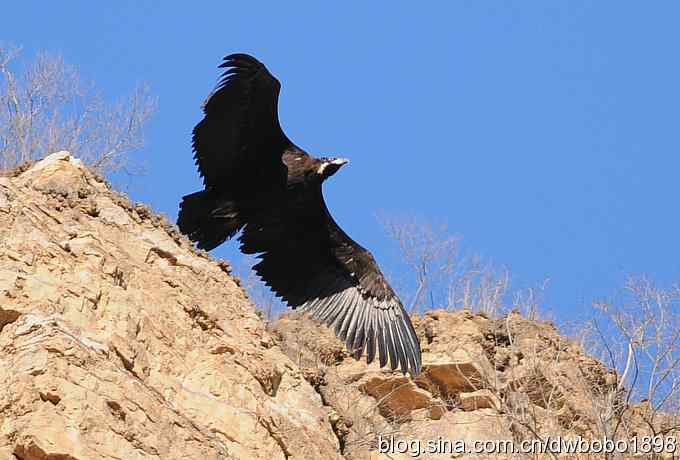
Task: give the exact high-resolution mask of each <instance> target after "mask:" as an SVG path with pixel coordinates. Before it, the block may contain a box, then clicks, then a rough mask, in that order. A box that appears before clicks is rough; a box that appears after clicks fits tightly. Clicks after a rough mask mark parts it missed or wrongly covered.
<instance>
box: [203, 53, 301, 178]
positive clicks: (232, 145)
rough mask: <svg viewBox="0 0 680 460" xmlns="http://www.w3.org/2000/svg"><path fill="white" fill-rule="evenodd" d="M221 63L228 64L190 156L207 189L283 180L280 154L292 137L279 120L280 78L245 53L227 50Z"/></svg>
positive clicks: (211, 96) (213, 94)
mask: <svg viewBox="0 0 680 460" xmlns="http://www.w3.org/2000/svg"><path fill="white" fill-rule="evenodd" d="M220 67H223V68H226V69H227V70H226V71H225V72H224V73H223V74H222V79H221V80H220V83H219V85H218V86H217V88H216V89H215V91H214V92H213V93H212V94H211V95H210V97H209V98H208V100H207V101H206V102H205V104H204V107H203V111H204V112H205V117H204V118H203V120H201V122H199V123H198V124H197V125H196V127H195V128H194V132H193V147H194V152H195V155H194V159H195V160H196V164H197V165H198V169H199V172H200V173H201V176H203V181H204V184H205V186H206V189H210V188H217V189H222V190H224V189H225V188H226V187H230V188H233V189H234V190H236V189H237V187H238V186H241V189H242V185H243V184H252V183H257V184H261V183H262V182H263V181H266V180H268V179H269V180H271V178H276V179H278V180H283V181H285V171H286V170H285V165H283V162H282V161H281V155H282V153H283V151H284V150H285V149H286V147H287V146H289V145H291V142H290V141H289V140H288V138H287V137H286V135H285V134H284V133H283V131H282V129H281V125H280V124H279V117H278V98H279V89H280V87H281V85H280V83H279V81H278V80H277V79H276V78H274V76H272V74H270V73H269V71H268V70H267V68H266V67H265V66H264V65H263V64H262V63H261V62H259V61H258V60H257V59H255V58H253V57H252V56H248V55H247V54H231V55H229V56H227V57H225V58H224V62H223V63H222V65H220ZM284 183H285V182H284ZM246 188H247V187H246Z"/></svg>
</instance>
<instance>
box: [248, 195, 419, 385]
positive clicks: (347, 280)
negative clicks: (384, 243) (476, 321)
mask: <svg viewBox="0 0 680 460" xmlns="http://www.w3.org/2000/svg"><path fill="white" fill-rule="evenodd" d="M240 240H241V243H242V245H241V250H242V251H243V252H244V253H247V254H260V255H259V256H258V257H259V258H260V259H261V261H260V262H259V263H258V264H257V265H255V267H254V269H255V271H256V273H257V274H258V275H259V276H260V277H261V278H262V279H263V280H264V281H265V282H266V284H267V285H268V286H269V287H271V288H272V289H273V290H274V292H276V294H277V295H279V296H281V297H282V298H283V299H284V300H286V301H287V303H288V305H289V306H291V307H293V308H297V309H299V310H302V311H304V312H307V313H309V314H310V315H311V316H312V317H313V318H315V319H317V320H320V321H323V322H324V323H326V324H327V325H329V326H330V327H331V328H333V329H334V330H335V333H336V335H337V336H338V337H339V338H340V339H341V340H343V341H345V343H346V345H347V348H348V350H350V352H351V353H352V354H353V355H354V357H355V358H359V357H360V356H361V354H362V353H363V352H364V350H365V351H366V355H367V358H366V360H367V362H368V363H371V362H372V361H373V359H374V358H375V356H376V351H377V355H378V358H379V361H380V366H381V367H382V366H385V365H386V364H387V362H388V358H389V362H390V365H391V368H392V369H393V370H394V369H396V368H397V367H401V370H402V372H404V373H406V372H407V371H410V372H411V373H412V374H414V375H416V374H418V373H419V372H420V368H421V352H420V343H419V341H418V337H417V335H416V333H415V330H414V329H413V325H412V324H411V321H410V319H409V317H408V314H407V313H406V311H405V310H404V308H403V306H402V304H401V302H400V301H399V298H398V297H397V296H396V294H395V293H394V291H393V290H392V288H391V287H390V286H389V284H388V283H387V281H386V280H385V277H384V276H383V274H382V273H381V271H380V268H379V267H378V265H377V264H376V262H375V260H374V259H373V256H372V255H371V253H370V252H368V251H367V250H366V249H364V248H362V247H361V246H360V245H359V244H357V243H356V242H354V241H353V240H352V239H351V238H350V237H349V236H347V235H346V234H345V232H343V231H342V229H341V228H340V227H339V226H338V225H337V224H336V223H335V221H334V220H333V218H332V217H331V216H330V213H329V212H328V210H327V208H326V205H325V203H324V201H323V196H321V193H320V190H319V193H318V195H316V196H314V197H313V198H309V199H308V201H307V202H305V203H295V204H294V205H292V206H290V207H288V208H287V209H282V210H281V211H280V212H275V213H267V215H263V216H261V217H259V218H255V219H253V220H252V221H251V222H249V223H248V225H246V227H245V228H244V231H243V234H242V236H241V238H240Z"/></svg>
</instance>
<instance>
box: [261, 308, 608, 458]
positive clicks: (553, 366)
mask: <svg viewBox="0 0 680 460" xmlns="http://www.w3.org/2000/svg"><path fill="white" fill-rule="evenodd" d="M414 327H415V328H416V331H417V332H418V335H419V337H420V340H421V348H422V350H423V372H422V373H421V374H420V375H419V376H418V378H417V379H415V381H414V380H412V379H411V378H409V377H408V376H403V375H402V374H400V373H398V372H390V371H388V370H385V369H380V368H378V367H377V365H376V364H375V363H374V364H372V365H370V366H367V365H365V364H364V363H362V362H357V361H355V360H354V359H352V358H351V357H350V356H348V355H347V354H346V353H345V352H344V348H343V345H342V343H341V342H340V341H338V340H337V339H336V338H335V337H334V335H333V333H332V331H330V330H328V329H327V328H325V327H324V326H320V325H317V324H315V323H314V322H312V321H311V320H309V319H308V318H305V317H300V316H297V315H294V314H289V315H285V316H283V317H281V318H280V319H278V320H277V321H275V322H273V323H272V324H271V325H270V329H271V330H272V332H273V335H274V337H275V338H276V340H277V341H278V342H279V344H280V346H281V347H282V348H283V350H284V351H285V352H286V354H288V355H289V356H291V358H293V357H295V359H294V360H295V361H296V363H297V364H298V365H299V366H301V367H302V369H303V373H304V375H305V376H306V377H307V378H308V379H309V380H310V382H313V385H314V386H315V388H316V389H317V391H318V392H319V393H320V394H321V395H322V396H323V399H324V402H325V403H326V404H327V405H329V406H332V407H333V409H334V410H335V412H336V415H335V419H336V420H340V421H341V422H342V424H341V427H342V429H341V430H336V431H338V432H339V433H338V436H339V438H340V439H341V447H342V449H343V454H344V455H345V457H346V458H348V459H388V458H412V457H410V454H403V456H399V455H391V456H387V455H384V454H381V453H379V452H378V449H377V445H376V439H377V436H378V435H382V436H383V437H385V436H387V437H389V436H394V438H395V439H401V440H420V441H421V442H422V443H423V445H424V443H425V442H427V441H428V440H431V439H448V440H465V441H467V442H473V441H476V440H515V441H518V442H519V441H520V440H522V439H534V438H533V436H536V435H539V436H545V435H550V436H556V435H562V436H566V437H568V436H574V435H583V436H589V435H594V434H595V433H596V430H595V421H594V417H593V411H594V410H597V401H595V400H594V399H593V394H589V391H591V390H595V393H598V392H604V391H605V390H606V385H607V384H606V379H605V378H600V379H599V380H597V381H593V382H589V381H585V380H584V378H583V377H581V376H582V375H584V374H583V373H584V372H585V374H586V375H588V376H599V375H605V374H607V375H610V374H611V371H610V370H608V369H606V368H605V367H604V366H603V365H602V363H600V362H598V361H597V360H595V359H593V358H591V357H589V356H587V355H586V354H585V353H584V352H583V351H582V350H581V349H580V347H578V346H577V345H576V344H574V343H573V342H571V341H569V340H567V339H565V338H564V337H561V336H560V335H559V333H558V331H557V329H556V328H555V327H554V326H552V324H550V323H548V322H537V321H532V320H528V319H526V318H522V317H521V316H520V315H517V314H514V313H511V314H509V315H507V316H503V317H499V318H495V319H490V318H488V317H487V316H485V315H483V314H474V313H472V312H470V311H467V310H460V311H443V310H432V311H428V312H426V313H425V314H424V315H423V317H421V318H417V317H416V318H414ZM318 356H325V357H330V358H329V359H318V358H317V357H318ZM608 373H609V374H608ZM334 426H336V425H334ZM532 430H533V432H532ZM501 457H502V456H501ZM420 458H430V457H427V456H422V457H420ZM431 458H451V457H450V455H449V456H447V455H442V456H439V457H437V456H432V457H431ZM482 458H488V457H484V456H482Z"/></svg>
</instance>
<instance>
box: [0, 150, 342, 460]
mask: <svg viewBox="0 0 680 460" xmlns="http://www.w3.org/2000/svg"><path fill="white" fill-rule="evenodd" d="M226 268H227V267H226V264H224V263H217V262H215V261H213V260H211V259H210V258H209V257H207V256H206V255H205V254H201V253H197V252H195V251H194V250H193V249H192V248H191V246H190V244H189V243H188V242H187V241H186V240H185V239H184V238H183V237H181V236H179V235H178V234H177V233H176V232H175V231H174V230H173V229H172V228H171V227H170V226H169V225H167V224H166V223H165V222H164V220H163V219H162V218H160V217H158V216H155V215H153V214H152V213H151V212H149V210H148V209H147V208H146V207H144V206H139V205H138V206H133V205H131V204H130V203H129V202H128V201H127V200H126V199H125V198H124V197H122V196H120V195H118V194H116V193H115V192H112V191H111V190H109V188H108V186H107V185H106V184H105V183H104V182H102V181H101V180H99V179H98V178H96V177H95V176H94V175H92V174H91V173H90V172H88V171H87V170H86V169H85V168H84V167H83V166H82V164H81V163H80V162H79V161H78V160H75V159H73V158H72V157H70V156H69V155H68V154H67V153H65V152H60V153H57V154H53V155H50V156H49V157H47V158H46V159H44V160H42V161H41V162H38V163H37V164H35V165H33V166H32V167H31V168H30V169H28V170H26V171H24V172H22V173H20V174H18V175H14V176H6V177H0V458H2V459H5V458H9V459H11V458H18V459H22V460H39V459H53V460H56V459H61V460H75V459H77V460H96V459H111V458H120V459H126V460H128V459H146V458H160V459H180V458H181V459H250V458H253V459H256V458H262V459H267V460H273V459H284V458H292V459H294V458H299V459H306V458H310V459H312V458H313V459H333V458H342V457H341V456H340V454H339V447H340V446H339V441H338V438H337V437H336V434H335V432H334V429H336V428H335V425H337V421H336V423H335V425H333V424H332V423H331V421H329V419H332V420H334V419H333V417H332V415H333V414H332V413H331V412H330V411H329V409H328V408H327V407H325V406H324V405H323V403H322V401H321V398H320V396H319V394H318V393H317V392H315V390H314V389H313V388H312V386H310V385H309V384H308V383H307V381H306V380H305V379H304V378H303V376H302V374H301V372H300V371H299V369H298V367H297V366H296V365H295V364H294V363H293V362H292V361H291V360H290V359H289V358H288V357H287V356H285V355H284V354H283V353H282V352H281V350H280V349H279V347H278V346H276V345H275V343H274V341H273V340H272V338H271V336H270V334H269V332H267V331H266V330H265V328H264V325H263V323H262V322H261V321H260V320H259V318H258V317H257V315H256V313H255V310H254V308H253V306H252V305H251V304H250V302H249V301H248V300H247V298H246V296H245V294H244V293H243V291H242V290H241V288H240V287H239V286H238V285H237V284H236V283H235V282H234V280H233V279H232V278H231V277H230V276H229V274H228V273H227V269H226Z"/></svg>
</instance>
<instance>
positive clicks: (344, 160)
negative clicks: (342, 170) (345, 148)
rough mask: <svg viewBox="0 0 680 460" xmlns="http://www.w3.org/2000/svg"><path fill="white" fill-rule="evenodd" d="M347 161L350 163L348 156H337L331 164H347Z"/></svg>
mask: <svg viewBox="0 0 680 460" xmlns="http://www.w3.org/2000/svg"><path fill="white" fill-rule="evenodd" d="M347 163H349V160H348V159H347V158H335V159H334V160H333V161H331V164H334V165H339V166H342V165H346V164H347Z"/></svg>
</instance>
